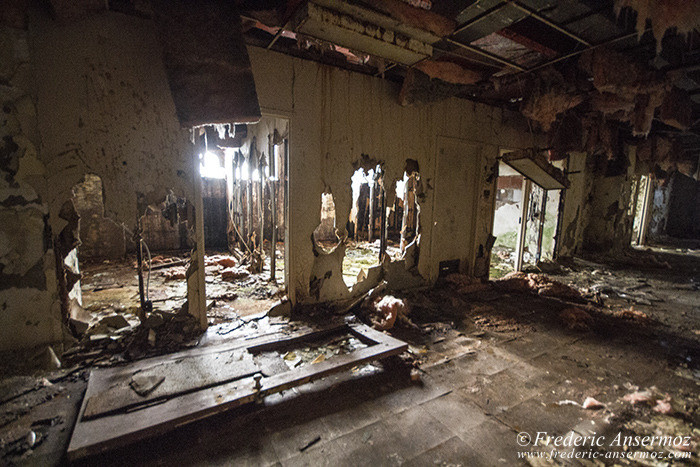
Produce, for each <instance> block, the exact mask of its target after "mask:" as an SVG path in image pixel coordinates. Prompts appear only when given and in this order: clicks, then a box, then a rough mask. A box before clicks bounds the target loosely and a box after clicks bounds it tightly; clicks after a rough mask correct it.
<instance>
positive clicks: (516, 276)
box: [495, 271, 585, 302]
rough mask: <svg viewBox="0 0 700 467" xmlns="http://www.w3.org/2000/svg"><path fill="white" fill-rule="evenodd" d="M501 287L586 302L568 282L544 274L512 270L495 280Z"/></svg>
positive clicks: (510, 290)
mask: <svg viewBox="0 0 700 467" xmlns="http://www.w3.org/2000/svg"><path fill="white" fill-rule="evenodd" d="M495 283H496V285H497V286H498V287H500V288H501V289H504V290H507V291H509V292H519V293H525V292H532V293H536V294H538V295H541V296H543V297H553V298H560V299H562V300H570V301H578V302H585V300H584V298H583V297H582V296H581V293H580V292H579V291H578V290H576V289H574V288H573V287H570V286H568V285H566V284H563V283H561V282H559V281H555V280H553V279H550V278H549V277H547V276H545V275H544V274H535V273H524V272H518V271H516V272H511V273H508V274H506V275H505V276H503V278H501V279H498V280H496V281H495Z"/></svg>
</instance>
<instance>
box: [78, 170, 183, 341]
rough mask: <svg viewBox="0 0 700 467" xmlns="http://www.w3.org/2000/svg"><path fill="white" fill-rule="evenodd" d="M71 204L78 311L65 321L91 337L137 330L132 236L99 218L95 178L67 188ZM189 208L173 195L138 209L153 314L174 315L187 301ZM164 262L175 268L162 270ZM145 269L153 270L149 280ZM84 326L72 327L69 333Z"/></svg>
mask: <svg viewBox="0 0 700 467" xmlns="http://www.w3.org/2000/svg"><path fill="white" fill-rule="evenodd" d="M72 202H73V204H74V206H75V209H76V211H77V213H78V214H79V215H80V242H81V243H80V245H79V246H78V247H77V251H76V252H77V255H76V258H75V261H76V264H78V263H79V266H78V267H79V269H80V276H81V277H80V279H81V280H80V285H79V293H80V299H79V305H80V307H79V308H78V307H75V306H73V307H71V318H73V319H74V320H77V321H80V322H83V323H85V324H87V325H90V326H91V330H90V333H91V334H96V333H97V334H101V333H102V334H108V333H110V332H114V331H116V330H118V329H121V328H124V327H126V326H129V325H137V324H138V323H139V319H138V312H139V310H140V298H139V287H138V278H137V275H136V248H137V243H136V242H135V241H134V238H133V232H132V231H131V230H130V229H128V228H126V227H125V226H124V225H122V224H118V223H116V222H115V221H113V220H112V219H110V218H109V217H106V216H105V207H104V193H103V185H102V180H101V178H100V177H99V176H97V175H94V174H87V175H86V176H85V178H84V179H83V181H82V182H80V183H78V184H76V185H75V186H74V187H73V197H72ZM190 208H191V206H190V205H189V203H187V201H185V200H184V199H183V198H178V197H176V196H175V195H174V194H173V193H169V194H168V195H167V196H166V197H165V200H164V201H163V202H162V203H160V204H157V205H149V206H143V209H144V211H145V212H144V215H143V216H142V217H141V219H140V224H141V226H142V238H143V240H144V241H143V246H142V249H141V251H142V253H143V257H144V286H145V293H146V294H147V296H146V299H148V300H149V301H151V302H152V303H153V309H154V311H158V310H160V311H166V312H173V311H177V310H178V309H180V308H181V307H182V305H184V303H185V301H186V299H187V283H186V281H185V271H186V263H187V260H188V256H189V251H190V249H191V248H192V244H191V242H190V236H189V235H188V222H187V221H186V220H185V218H186V212H187V210H188V209H190ZM149 259H150V261H149ZM178 261H179V263H178ZM169 262H174V263H173V264H175V265H174V266H172V267H169V268H163V267H162V266H164V265H167V264H168V263H169ZM148 264H150V265H151V267H152V268H157V270H156V269H153V270H152V271H151V273H150V275H149V273H148ZM85 324H82V325H81V324H80V323H78V322H76V321H74V322H72V326H74V327H75V330H77V328H78V327H80V326H83V327H84V326H85Z"/></svg>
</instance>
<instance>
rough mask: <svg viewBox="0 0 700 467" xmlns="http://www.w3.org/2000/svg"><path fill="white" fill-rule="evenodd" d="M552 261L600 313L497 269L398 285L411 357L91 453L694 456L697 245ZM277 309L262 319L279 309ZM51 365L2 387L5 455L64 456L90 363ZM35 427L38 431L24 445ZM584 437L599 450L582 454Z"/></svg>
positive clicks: (208, 460)
mask: <svg viewBox="0 0 700 467" xmlns="http://www.w3.org/2000/svg"><path fill="white" fill-rule="evenodd" d="M679 253H683V256H681V255H680V254H679ZM552 274H553V277H556V278H557V279H558V280H561V281H562V282H564V283H572V284H573V285H575V286H576V287H577V288H578V289H579V290H581V291H582V293H583V294H584V296H586V297H587V298H589V300H591V301H590V302H589V303H588V304H581V305H580V306H581V307H583V308H585V310H586V311H587V314H588V315H589V316H590V318H591V319H590V320H586V321H585V323H583V324H582V325H579V324H580V323H578V322H577V323H575V324H576V325H575V326H572V325H571V321H570V320H569V319H568V318H567V316H568V315H566V314H565V313H563V311H564V310H566V309H568V308H570V307H571V306H572V304H571V303H567V302H566V301H563V300H561V299H556V298H547V297H542V296H538V295H535V294H528V293H513V292H504V291H503V290H502V289H500V288H498V287H497V286H495V285H491V284H490V285H489V286H488V287H485V288H479V290H478V291H475V292H467V293H460V292H458V291H456V290H455V289H454V288H453V287H451V286H450V285H442V286H438V287H436V288H435V289H430V290H424V291H413V292H411V293H408V294H404V295H401V297H402V298H405V299H406V301H407V302H408V303H409V305H410V307H411V312H410V315H409V318H410V319H409V320H407V321H406V322H403V323H398V322H397V325H396V326H395V327H394V328H393V329H392V330H391V331H390V332H391V333H392V334H393V335H394V336H396V337H399V338H401V339H403V340H405V341H407V342H408V343H409V344H410V347H409V352H408V353H407V354H404V355H403V356H402V357H401V358H393V359H388V360H385V361H383V362H382V363H376V364H371V365H364V366H360V367H356V368H355V369H353V371H351V372H348V373H345V374H339V375H336V376H333V377H329V378H326V379H324V380H321V381H319V382H316V383H313V384H309V385H305V386H301V387H299V388H297V389H293V390H290V391H287V392H285V393H284V394H281V395H276V396H271V397H268V398H266V399H265V401H264V403H263V404H262V405H250V406H246V407H243V408H241V409H237V410H234V411H230V412H227V413H224V414H221V415H218V416H216V417H213V418H210V419H206V420H201V421H199V422H196V423H193V424H191V425H188V426H185V427H182V428H180V429H178V430H176V431H174V432H172V433H170V434H168V435H165V436H162V437H159V438H155V439H150V440H146V441H142V442H139V443H137V444H134V445H132V446H129V447H128V448H124V449H120V450H117V451H114V452H112V453H110V455H108V456H104V457H102V458H99V459H94V458H93V459H89V460H88V463H89V464H101V465H105V464H108V465H124V464H138V465H142V464H164V465H169V464H177V465H204V464H206V465H217V464H221V465H395V464H408V465H484V466H494V465H545V464H549V461H548V460H547V458H546V457H538V456H552V455H553V454H552V453H553V451H557V454H556V455H559V456H562V458H560V459H555V460H554V461H553V462H554V463H555V464H564V463H566V464H567V465H613V464H615V465H669V464H671V465H689V464H695V465H697V463H698V457H697V456H698V449H699V448H698V445H699V444H700V431H699V430H698V427H699V426H700V411H699V408H700V397H699V395H700V390H699V387H698V386H699V384H700V365H699V364H698V359H700V292H699V291H698V285H699V284H700V253H699V252H698V251H697V250H691V251H682V252H677V251H675V250H674V249H657V250H654V251H633V252H631V253H629V254H627V255H625V256H624V257H622V259H618V260H616V261H614V262H603V261H602V260H600V259H596V258H587V259H586V260H585V261H583V260H578V259H577V260H573V261H572V262H570V263H569V264H568V265H567V266H565V267H563V268H560V269H559V270H558V271H556V275H554V271H553V272H552ZM629 310H633V311H635V312H625V311H629ZM270 320H271V318H267V317H265V318H264V319H257V320H256V321H253V320H250V324H251V325H253V324H255V326H257V327H258V328H265V326H271V325H274V326H277V325H280V324H281V322H279V321H277V322H271V321H270ZM287 325H290V323H288V324H287ZM291 325H292V326H293V325H294V323H293V322H292V323H291ZM263 330H264V329H263ZM210 332H211V331H210ZM245 332H247V331H246V330H245V329H244V328H243V329H238V330H237V331H236V332H234V333H232V334H231V336H229V337H240V336H241V335H242V334H239V333H245ZM222 337H223V336H219V338H218V339H221V338H222ZM203 341H204V342H205V343H206V342H207V339H206V336H205V339H203ZM215 341H216V340H215ZM46 378H47V379H45V380H42V379H37V378H34V379H26V380H25V381H24V384H25V386H26V387H24V389H21V388H20V389H17V388H18V386H17V384H15V385H14V386H12V385H7V386H6V388H5V390H4V392H3V394H4V395H3V398H2V399H1V400H3V401H6V402H4V403H3V405H2V411H0V412H2V413H3V414H5V415H3V416H4V417H5V418H4V419H3V420H2V421H1V422H0V423H3V424H4V428H2V429H1V430H3V431H2V433H3V438H2V439H3V451H2V452H3V456H4V457H3V458H4V460H5V462H7V463H9V464H15V463H16V464H36V463H41V464H50V463H57V462H59V461H60V459H61V456H62V454H63V450H65V446H66V443H67V441H68V437H69V435H70V432H71V428H72V424H73V420H74V418H75V413H76V410H77V405H78V404H79V402H80V399H81V395H82V391H84V388H85V371H84V370H83V371H82V372H80V371H78V372H75V373H72V374H68V375H58V376H55V377H54V379H53V380H52V379H51V375H48V376H47V377H46ZM18 391H19V392H18ZM23 392H24V394H23ZM18 394H19V395H18ZM588 398H591V399H588ZM584 406H586V407H588V408H584ZM28 407H32V408H31V410H30V409H29V408H28ZM8 427H12V430H9V429H8ZM30 430H31V431H32V432H34V433H35V435H34V436H35V437H37V438H36V439H34V447H33V448H32V449H29V450H27V443H28V441H31V440H32V439H31V436H30V435H27V433H29V431H30ZM8 431H9V432H11V434H9V435H8V434H7V433H8ZM538 433H539V434H540V436H541V437H546V436H549V437H550V441H552V440H553V439H555V438H556V437H557V436H566V435H569V436H570V437H572V439H573V437H577V436H578V437H581V436H589V437H590V436H593V437H597V438H595V439H601V437H602V439H603V440H604V442H603V443H602V444H603V446H596V447H594V448H590V447H579V448H575V449H574V450H572V448H569V447H558V448H555V447H554V446H553V445H552V444H550V445H544V446H543V445H542V442H540V443H538V444H540V446H537V447H533V446H532V444H533V443H532V442H533V441H534V440H535V439H536V437H537V436H538ZM618 434H621V436H622V437H623V439H624V437H625V436H630V437H634V436H640V437H643V436H648V435H655V436H664V435H667V436H673V437H682V438H683V441H681V445H677V446H676V447H675V448H674V447H669V446H654V447H642V446H634V447H629V446H628V447H627V448H624V446H616V445H611V444H614V440H615V437H616V436H617V435H618ZM13 437H14V438H15V441H11V439H12V438H13ZM37 439H40V440H42V441H43V442H41V443H39V442H37ZM6 440H7V441H6ZM685 440H687V441H685ZM13 443H14V444H13ZM622 444H623V445H624V444H625V443H624V442H622ZM686 444H687V446H686ZM573 452H583V453H588V454H584V455H588V456H591V457H592V456H593V455H594V454H593V453H595V452H597V453H599V457H598V459H596V460H593V459H591V458H590V457H589V458H581V457H579V458H578V459H570V458H569V457H570V456H572V453H573ZM688 455H689V456H691V457H690V458H680V459H673V460H669V456H679V457H682V456H688ZM528 456H529V457H528ZM567 456H569V457H567ZM604 456H607V457H604ZM614 456H616V457H614ZM652 456H654V457H656V458H652Z"/></svg>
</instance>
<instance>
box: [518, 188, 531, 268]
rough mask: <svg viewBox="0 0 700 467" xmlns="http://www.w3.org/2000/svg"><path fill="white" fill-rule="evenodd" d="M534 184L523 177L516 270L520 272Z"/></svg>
mask: <svg viewBox="0 0 700 467" xmlns="http://www.w3.org/2000/svg"><path fill="white" fill-rule="evenodd" d="M531 189H532V182H531V181H530V179H528V178H525V177H523V199H522V200H521V201H520V202H521V203H522V204H521V205H520V229H519V230H518V241H517V243H516V246H515V270H516V271H520V270H522V268H523V252H524V250H525V233H526V229H527V211H528V206H529V205H530V190H531Z"/></svg>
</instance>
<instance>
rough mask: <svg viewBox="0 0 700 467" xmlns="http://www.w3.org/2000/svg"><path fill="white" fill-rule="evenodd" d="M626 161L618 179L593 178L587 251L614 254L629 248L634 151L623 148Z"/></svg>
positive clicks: (586, 232)
mask: <svg viewBox="0 0 700 467" xmlns="http://www.w3.org/2000/svg"><path fill="white" fill-rule="evenodd" d="M624 151H626V157H627V158H628V160H629V162H630V163H629V165H628V167H627V170H625V171H624V172H623V173H622V174H621V175H616V176H606V175H605V174H604V173H600V172H597V173H595V174H594V177H593V189H592V191H591V197H590V203H591V213H590V215H589V216H588V224H587V225H586V229H585V231H584V237H583V245H584V246H585V249H587V250H589V251H600V252H607V251H614V250H621V249H624V248H627V247H629V245H630V241H631V238H632V224H633V217H632V212H633V210H632V209H631V206H632V187H633V183H634V182H635V180H636V178H637V175H636V172H635V161H636V151H635V150H634V147H625V149H624Z"/></svg>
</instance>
